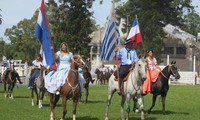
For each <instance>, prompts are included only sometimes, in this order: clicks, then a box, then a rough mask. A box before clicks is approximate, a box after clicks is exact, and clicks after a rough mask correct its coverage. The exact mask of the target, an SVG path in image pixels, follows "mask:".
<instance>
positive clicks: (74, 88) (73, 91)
mask: <svg viewBox="0 0 200 120" xmlns="http://www.w3.org/2000/svg"><path fill="white" fill-rule="evenodd" d="M67 84H68V85H69V86H70V87H71V89H72V94H73V96H72V98H74V96H75V91H76V88H77V87H78V85H79V83H78V84H76V86H75V87H73V86H72V85H71V84H70V83H69V82H68V80H67Z"/></svg>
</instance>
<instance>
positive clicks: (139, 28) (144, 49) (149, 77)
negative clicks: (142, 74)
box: [136, 15, 151, 81]
mask: <svg viewBox="0 0 200 120" xmlns="http://www.w3.org/2000/svg"><path fill="white" fill-rule="evenodd" d="M136 20H137V23H138V26H139V22H138V18H137V15H136ZM139 29H140V27H139ZM141 38H142V35H141ZM142 49H143V52H144V54H145V53H146V50H145V47H144V40H142ZM147 68H148V73H149V78H150V81H151V73H150V69H149V63H148V61H147Z"/></svg>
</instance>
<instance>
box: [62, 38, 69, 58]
mask: <svg viewBox="0 0 200 120" xmlns="http://www.w3.org/2000/svg"><path fill="white" fill-rule="evenodd" d="M62 45H65V46H66V53H67V54H69V49H68V46H67V43H66V42H62V43H61V44H60V56H61V57H63V55H64V52H63V51H62Z"/></svg>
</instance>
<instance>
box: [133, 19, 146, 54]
mask: <svg viewBox="0 0 200 120" xmlns="http://www.w3.org/2000/svg"><path fill="white" fill-rule="evenodd" d="M135 18H136V21H137V24H138V26H139V30H140V24H139V22H138V17H137V15H135ZM141 38H142V35H141ZM142 50H143V52H144V54H145V53H146V50H145V47H144V40H143V39H142Z"/></svg>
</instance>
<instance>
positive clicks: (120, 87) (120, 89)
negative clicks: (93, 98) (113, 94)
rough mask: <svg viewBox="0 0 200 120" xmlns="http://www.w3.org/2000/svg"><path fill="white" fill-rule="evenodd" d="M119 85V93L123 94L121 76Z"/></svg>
mask: <svg viewBox="0 0 200 120" xmlns="http://www.w3.org/2000/svg"><path fill="white" fill-rule="evenodd" d="M118 87H119V90H118V94H119V95H122V79H120V78H119V81H118Z"/></svg>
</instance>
